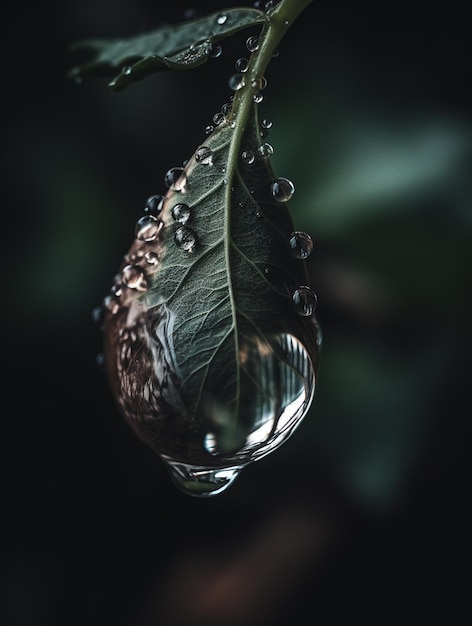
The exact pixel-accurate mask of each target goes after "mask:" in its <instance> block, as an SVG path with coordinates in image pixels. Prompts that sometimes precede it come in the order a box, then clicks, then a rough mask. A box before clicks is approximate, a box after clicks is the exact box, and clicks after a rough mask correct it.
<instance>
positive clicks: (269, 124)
mask: <svg viewBox="0 0 472 626" xmlns="http://www.w3.org/2000/svg"><path fill="white" fill-rule="evenodd" d="M261 126H262V128H265V129H266V130H268V129H269V128H272V122H271V121H270V120H268V119H265V120H262V122H261Z"/></svg>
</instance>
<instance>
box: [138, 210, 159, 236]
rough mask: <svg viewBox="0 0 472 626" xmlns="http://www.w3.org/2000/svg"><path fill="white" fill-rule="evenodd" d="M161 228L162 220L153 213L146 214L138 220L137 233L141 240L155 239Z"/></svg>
mask: <svg viewBox="0 0 472 626" xmlns="http://www.w3.org/2000/svg"><path fill="white" fill-rule="evenodd" d="M161 228H162V222H161V221H159V220H158V219H156V218H155V217H154V216H153V215H144V216H143V217H141V218H140V219H139V220H138V221H137V222H136V227H135V234H136V237H137V238H138V239H141V241H154V240H155V239H156V238H157V235H158V234H159V231H160V230H161Z"/></svg>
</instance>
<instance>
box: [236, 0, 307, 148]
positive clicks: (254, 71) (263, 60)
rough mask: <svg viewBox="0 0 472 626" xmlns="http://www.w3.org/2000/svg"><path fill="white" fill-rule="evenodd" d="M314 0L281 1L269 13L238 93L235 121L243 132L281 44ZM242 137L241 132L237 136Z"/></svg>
mask: <svg viewBox="0 0 472 626" xmlns="http://www.w3.org/2000/svg"><path fill="white" fill-rule="evenodd" d="M311 2H313V0H280V2H279V3H278V4H277V5H276V6H275V7H274V8H273V9H272V10H270V11H268V12H267V20H266V22H265V23H264V25H263V28H262V32H261V34H260V36H259V48H258V49H257V50H256V51H255V52H253V53H252V54H251V57H250V59H249V64H248V68H247V71H246V72H245V74H244V81H245V84H244V86H243V87H242V88H241V89H240V90H239V91H237V92H236V94H235V97H234V102H233V108H232V118H233V119H234V120H235V121H236V123H237V125H238V126H239V128H240V129H241V130H243V129H244V128H245V126H246V124H247V121H248V117H249V114H250V111H251V108H252V106H253V97H254V94H256V93H257V92H258V87H257V85H258V81H259V80H260V79H261V78H262V77H263V76H264V73H265V71H266V69H267V67H268V65H269V63H270V61H271V59H272V57H273V56H274V53H275V51H276V50H277V48H278V46H279V43H280V41H281V40H282V38H283V37H284V35H285V33H286V32H287V30H288V29H289V28H290V26H291V25H292V24H293V22H294V21H295V20H296V18H297V17H298V16H299V15H300V13H301V12H302V11H303V10H304V9H305V8H306V7H307V6H308V5H309V4H310V3H311ZM237 134H238V135H239V136H241V135H240V133H237Z"/></svg>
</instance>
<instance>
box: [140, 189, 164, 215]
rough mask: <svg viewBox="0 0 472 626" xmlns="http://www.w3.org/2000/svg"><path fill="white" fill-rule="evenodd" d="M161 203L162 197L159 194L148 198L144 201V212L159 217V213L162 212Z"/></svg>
mask: <svg viewBox="0 0 472 626" xmlns="http://www.w3.org/2000/svg"><path fill="white" fill-rule="evenodd" d="M163 201H164V196H161V195H160V194H156V195H154V196H149V198H148V199H147V200H146V205H145V207H144V212H145V213H149V214H150V215H159V213H160V212H161V211H162V205H163Z"/></svg>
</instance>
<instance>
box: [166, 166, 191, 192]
mask: <svg viewBox="0 0 472 626" xmlns="http://www.w3.org/2000/svg"><path fill="white" fill-rule="evenodd" d="M164 182H165V184H166V186H167V187H168V188H169V189H171V190H172V191H182V190H183V189H184V188H185V185H186V184H187V176H186V174H185V172H184V168H183V167H172V168H171V169H170V170H169V171H168V172H167V173H166V175H165V178H164Z"/></svg>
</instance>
